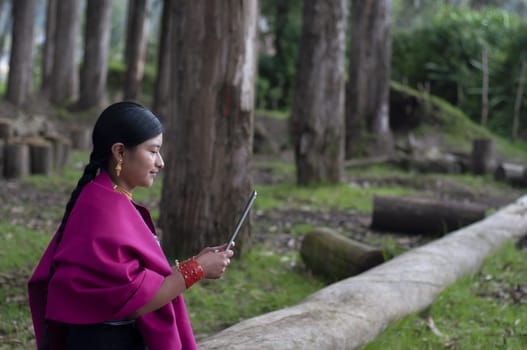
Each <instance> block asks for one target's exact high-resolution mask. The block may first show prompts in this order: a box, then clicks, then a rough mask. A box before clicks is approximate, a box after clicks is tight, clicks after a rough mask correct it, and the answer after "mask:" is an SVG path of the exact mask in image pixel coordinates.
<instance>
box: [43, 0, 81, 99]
mask: <svg viewBox="0 0 527 350" xmlns="http://www.w3.org/2000/svg"><path fill="white" fill-rule="evenodd" d="M79 15H80V2H79V1H59V2H57V6H56V14H55V16H56V27H55V36H54V44H53V45H54V52H53V69H52V78H51V81H50V88H51V91H50V100H51V102H52V103H54V104H55V105H63V104H65V103H67V102H71V101H72V100H73V99H75V98H76V96H77V94H78V83H79V79H78V76H77V64H76V57H75V54H76V40H77V39H78V37H79V35H78V32H79V24H80V23H79V22H80V21H79Z"/></svg>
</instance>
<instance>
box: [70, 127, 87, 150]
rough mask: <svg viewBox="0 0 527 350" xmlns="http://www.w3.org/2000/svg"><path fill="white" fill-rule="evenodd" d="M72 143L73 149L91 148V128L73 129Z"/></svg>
mask: <svg viewBox="0 0 527 350" xmlns="http://www.w3.org/2000/svg"><path fill="white" fill-rule="evenodd" d="M71 143H72V147H73V149H89V148H90V147H91V130H90V129H88V128H83V127H78V128H73V129H72V130H71Z"/></svg>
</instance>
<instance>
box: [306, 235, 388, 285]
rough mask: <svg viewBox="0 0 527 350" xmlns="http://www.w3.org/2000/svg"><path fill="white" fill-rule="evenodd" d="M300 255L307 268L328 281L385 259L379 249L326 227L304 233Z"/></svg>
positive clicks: (353, 274)
mask: <svg viewBox="0 0 527 350" xmlns="http://www.w3.org/2000/svg"><path fill="white" fill-rule="evenodd" d="M300 255H301V256H302V260H303V261H304V263H305V264H306V266H307V268H308V269H309V270H310V271H312V272H313V273H314V274H316V275H318V276H320V277H322V278H323V279H325V280H326V281H331V282H336V281H339V280H342V279H344V278H348V277H351V276H355V275H358V274H359V273H361V272H364V271H366V270H368V269H370V268H372V267H374V266H377V265H379V264H382V263H383V262H384V254H383V251H382V250H381V249H378V248H375V247H371V246H369V245H366V244H364V243H361V242H358V241H354V240H352V239H349V238H346V237H344V236H343V235H341V234H339V233H337V232H335V231H333V230H331V229H327V228H318V229H315V230H313V231H311V232H309V233H307V234H306V235H305V236H304V239H303V240H302V246H301V247H300Z"/></svg>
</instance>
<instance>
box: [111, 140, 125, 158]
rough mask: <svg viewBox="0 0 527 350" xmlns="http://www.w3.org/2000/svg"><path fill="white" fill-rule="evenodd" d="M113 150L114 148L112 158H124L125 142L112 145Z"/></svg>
mask: <svg viewBox="0 0 527 350" xmlns="http://www.w3.org/2000/svg"><path fill="white" fill-rule="evenodd" d="M111 150H112V158H113V159H114V161H116V162H117V161H119V160H122V159H123V155H124V150H125V147H124V144H122V143H121V142H116V143H114V144H113V145H112V148H111Z"/></svg>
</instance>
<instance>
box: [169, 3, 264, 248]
mask: <svg viewBox="0 0 527 350" xmlns="http://www.w3.org/2000/svg"><path fill="white" fill-rule="evenodd" d="M171 11H172V14H173V15H174V16H173V17H172V18H173V19H174V22H173V24H174V27H173V30H172V31H171V35H172V40H171V42H172V43H173V44H174V45H172V48H171V62H172V67H177V69H173V70H171V103H170V111H171V113H170V119H169V121H168V126H167V131H166V132H165V136H166V138H165V140H166V143H167V146H166V147H165V148H166V149H167V150H168V151H167V152H168V153H167V155H166V158H167V161H166V164H167V166H166V168H165V170H164V172H165V174H164V178H163V193H162V199H161V209H160V219H159V226H160V227H161V229H162V231H163V233H162V240H163V246H164V249H165V250H166V251H167V253H168V254H169V255H177V256H189V255H192V254H195V253H196V252H197V251H198V250H199V249H201V248H203V247H204V246H211V245H216V244H222V243H225V242H226V240H227V238H228V235H229V233H230V232H231V231H232V230H233V228H234V225H235V224H236V220H237V219H238V217H239V216H240V215H241V212H242V210H243V208H244V206H245V203H246V201H247V198H248V197H249V195H250V193H251V189H252V183H251V182H252V181H251V175H250V167H251V156H252V134H253V130H252V129H253V113H254V111H253V108H254V82H255V75H256V21H257V18H258V17H257V13H258V2H257V1H255V0H243V1H234V0H224V1H211V2H202V1H183V0H182V1H172V2H171ZM183 19H184V20H183ZM197 33H198V34H199V35H198V34H197ZM248 221H249V222H248V223H247V224H245V225H244V226H243V227H242V230H241V231H240V233H239V235H238V238H237V240H236V250H237V251H238V252H239V253H241V251H242V250H243V247H244V246H245V245H246V243H248V238H249V233H250V220H248ZM237 256H239V254H238V255H237Z"/></svg>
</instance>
